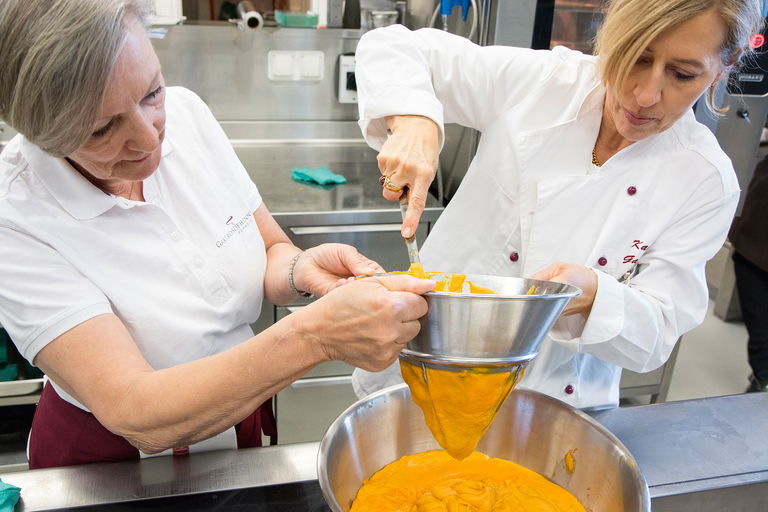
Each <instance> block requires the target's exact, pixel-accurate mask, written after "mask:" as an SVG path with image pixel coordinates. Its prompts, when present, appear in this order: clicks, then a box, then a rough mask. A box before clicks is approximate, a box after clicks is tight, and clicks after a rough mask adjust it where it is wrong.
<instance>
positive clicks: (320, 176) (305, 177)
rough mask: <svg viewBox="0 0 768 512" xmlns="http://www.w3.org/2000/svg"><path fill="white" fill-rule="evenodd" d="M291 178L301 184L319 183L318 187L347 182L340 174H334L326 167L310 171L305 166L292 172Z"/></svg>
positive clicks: (310, 169)
mask: <svg viewBox="0 0 768 512" xmlns="http://www.w3.org/2000/svg"><path fill="white" fill-rule="evenodd" d="M291 178H292V179H294V180H295V181H300V182H303V183H319V184H320V185H328V184H329V183H346V182H347V178H345V177H344V176H342V175H341V174H336V173H335V172H333V171H331V170H330V169H328V167H326V166H322V167H320V168H319V169H312V168H311V167H308V166H306V165H305V166H304V167H301V168H298V169H294V170H292V171H291Z"/></svg>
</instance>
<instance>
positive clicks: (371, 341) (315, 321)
mask: <svg viewBox="0 0 768 512" xmlns="http://www.w3.org/2000/svg"><path fill="white" fill-rule="evenodd" d="M434 287H435V282H434V281H430V280H426V279H417V278H415V277H412V276H408V275H398V276H386V277H369V278H365V279H358V280H355V281H353V282H350V283H349V284H346V285H344V286H341V287H339V288H336V289H334V290H332V291H331V292H330V293H328V294H327V295H325V296H324V297H322V298H320V299H318V300H317V301H315V302H313V303H312V304H310V305H309V306H307V307H305V308H303V309H302V310H300V311H297V312H296V313H293V314H292V315H290V316H289V317H288V318H291V319H292V321H293V322H294V328H296V329H298V330H299V331H300V332H301V334H302V335H303V336H305V337H308V338H309V339H310V342H311V345H312V347H313V348H316V349H317V350H318V351H319V355H318V357H319V358H320V359H321V360H328V361H344V362H346V363H349V364H351V365H353V366H357V367H358V368H362V369H364V370H368V371H374V372H375V371H381V370H383V369H384V368H386V367H387V366H389V365H391V364H392V363H393V362H395V360H396V359H397V356H398V354H399V353H400V350H401V349H402V348H403V346H405V344H406V343H408V342H409V341H410V340H412V339H413V338H414V337H415V336H416V334H418V332H419V328H420V326H419V321H418V319H419V318H420V317H422V316H424V315H425V314H426V313H427V301H426V300H425V299H424V297H422V296H421V295H422V294H424V293H426V292H428V291H430V290H432V289H433V288H434Z"/></svg>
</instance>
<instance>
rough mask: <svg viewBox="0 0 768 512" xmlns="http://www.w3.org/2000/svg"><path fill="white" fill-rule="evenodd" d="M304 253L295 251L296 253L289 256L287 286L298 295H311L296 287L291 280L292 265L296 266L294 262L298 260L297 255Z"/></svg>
mask: <svg viewBox="0 0 768 512" xmlns="http://www.w3.org/2000/svg"><path fill="white" fill-rule="evenodd" d="M302 254H304V251H302V252H297V253H296V255H295V256H294V257H293V258H291V262H290V263H288V286H289V287H290V288H291V291H292V292H293V293H295V294H297V295H299V296H300V297H311V296H312V294H311V293H308V292H302V291H301V290H299V289H298V288H296V283H294V282H293V267H295V266H296V262H297V261H299V256H301V255H302Z"/></svg>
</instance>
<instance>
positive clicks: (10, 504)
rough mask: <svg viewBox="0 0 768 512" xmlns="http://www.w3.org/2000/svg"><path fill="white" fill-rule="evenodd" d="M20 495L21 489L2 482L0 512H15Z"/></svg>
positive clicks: (0, 487)
mask: <svg viewBox="0 0 768 512" xmlns="http://www.w3.org/2000/svg"><path fill="white" fill-rule="evenodd" d="M20 495H21V489H19V488H18V487H16V486H15V485H11V484H7V483H5V482H3V481H2V480H0V512H13V508H14V507H15V506H16V503H17V502H18V501H19V496H20Z"/></svg>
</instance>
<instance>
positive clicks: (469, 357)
mask: <svg viewBox="0 0 768 512" xmlns="http://www.w3.org/2000/svg"><path fill="white" fill-rule="evenodd" d="M443 276H444V274H436V275H435V276H434V279H437V280H440V279H442V278H443ZM466 279H467V280H468V281H471V282H472V283H473V284H475V285H477V286H482V287H484V288H490V289H491V290H493V291H494V292H495V294H494V295H485V294H470V293H449V292H429V293H427V294H426V295H425V298H426V300H427V304H428V305H429V310H428V312H427V314H426V315H425V316H423V317H422V318H421V319H420V322H421V331H420V332H419V334H418V335H417V336H416V337H415V338H414V339H413V340H411V341H410V342H409V343H408V344H407V345H406V347H405V348H404V349H403V351H402V355H403V356H404V357H405V358H406V359H408V358H410V359H416V360H422V361H430V362H437V363H441V362H442V363H445V364H449V365H450V364H457V365H470V366H478V365H480V366H489V365H495V364H498V365H510V364H515V363H520V362H526V361H529V360H531V359H533V358H534V357H535V356H536V354H537V353H538V350H539V344H540V343H541V341H542V340H543V339H544V338H545V337H546V335H547V333H548V332H549V330H550V329H551V328H552V325H554V323H555V321H556V320H557V318H558V317H559V316H560V313H562V311H563V309H564V308H565V306H566V304H568V301H569V300H570V299H571V298H572V297H576V296H578V295H581V290H580V289H578V288H576V287H575V286H571V285H569V284H563V283H555V282H553V281H540V280H537V279H524V278H520V277H503V276H486V275H481V274H467V277H466ZM532 288H533V290H534V293H532V294H530V295H529V294H528V292H529V290H531V289H532Z"/></svg>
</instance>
